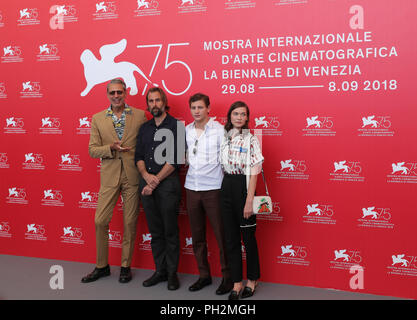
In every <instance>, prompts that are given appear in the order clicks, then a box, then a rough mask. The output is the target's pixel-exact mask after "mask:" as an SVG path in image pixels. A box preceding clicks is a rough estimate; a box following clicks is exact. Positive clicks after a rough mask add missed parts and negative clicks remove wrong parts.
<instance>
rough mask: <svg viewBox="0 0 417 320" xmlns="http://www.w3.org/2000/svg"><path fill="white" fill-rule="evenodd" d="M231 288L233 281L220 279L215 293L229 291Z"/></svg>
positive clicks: (220, 293)
mask: <svg viewBox="0 0 417 320" xmlns="http://www.w3.org/2000/svg"><path fill="white" fill-rule="evenodd" d="M232 289H233V282H232V280H230V279H225V278H223V279H222V283H221V284H220V286H219V287H218V288H217V290H216V294H217V295H222V294H226V293H229V292H230V291H231V290H232Z"/></svg>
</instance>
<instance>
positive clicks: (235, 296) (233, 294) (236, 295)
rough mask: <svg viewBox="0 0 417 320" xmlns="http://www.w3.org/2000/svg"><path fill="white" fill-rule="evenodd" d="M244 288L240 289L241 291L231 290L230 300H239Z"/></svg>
mask: <svg viewBox="0 0 417 320" xmlns="http://www.w3.org/2000/svg"><path fill="white" fill-rule="evenodd" d="M241 291H242V290H240V291H239V292H237V291H235V290H232V292H230V294H229V300H239V296H240V292H241Z"/></svg>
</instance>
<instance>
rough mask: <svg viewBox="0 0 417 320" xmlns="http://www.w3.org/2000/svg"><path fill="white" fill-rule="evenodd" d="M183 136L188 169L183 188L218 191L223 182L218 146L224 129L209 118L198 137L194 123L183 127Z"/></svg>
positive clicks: (222, 137)
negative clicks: (184, 137)
mask: <svg viewBox="0 0 417 320" xmlns="http://www.w3.org/2000/svg"><path fill="white" fill-rule="evenodd" d="M185 135H186V141H187V148H188V149H187V160H188V164H189V167H188V172H187V176H186V177H185V185H184V187H185V188H186V189H188V190H193V191H209V190H218V189H220V188H221V185H222V180H223V171H222V167H221V164H220V146H221V144H222V141H223V139H224V127H223V126H222V125H221V124H220V123H219V122H217V121H215V120H213V118H210V120H209V122H207V124H206V126H205V128H204V132H203V133H201V135H200V137H198V136H197V130H196V128H195V122H193V123H190V124H189V125H187V126H186V127H185Z"/></svg>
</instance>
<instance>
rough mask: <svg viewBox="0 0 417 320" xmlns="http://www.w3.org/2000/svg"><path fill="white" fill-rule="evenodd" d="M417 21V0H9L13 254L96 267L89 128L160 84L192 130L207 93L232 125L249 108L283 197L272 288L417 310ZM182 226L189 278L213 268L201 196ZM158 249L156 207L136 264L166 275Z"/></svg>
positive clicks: (1, 204)
mask: <svg viewBox="0 0 417 320" xmlns="http://www.w3.org/2000/svg"><path fill="white" fill-rule="evenodd" d="M416 19H417V3H416V1H414V0H401V1H391V0H380V1H364V0H355V1H353V0H352V1H351V0H320V1H318V0H314V1H313V0H262V1H261V0H216V1H214V0H137V1H136V0H124V1H121V0H113V1H101V0H96V1H93V0H89V1H85V0H84V1H81V0H69V1H64V2H59V3H57V2H54V1H50V0H42V1H28V0H27V1H26V0H21V1H13V2H12V1H3V2H2V3H1V4H0V34H1V37H0V104H1V113H0V115H1V119H0V122H1V128H0V130H1V131H0V138H1V141H2V143H1V147H0V172H1V179H0V180H1V182H0V183H1V184H0V253H2V254H11V255H19V256H29V257H40V258H50V259H62V260H70V261H79V262H88V263H94V262H95V227H94V213H95V208H96V206H97V197H98V191H99V171H100V161H99V160H98V159H92V158H91V157H90V156H89V154H88V141H89V133H90V128H91V118H92V115H93V114H95V113H96V112H99V111H101V110H103V109H105V108H107V107H108V106H109V102H108V100H107V98H106V83H107V82H108V81H109V80H110V79H112V78H117V77H119V78H123V79H124V81H125V82H126V84H127V86H128V96H127V100H126V101H127V103H128V104H129V105H131V106H134V107H137V108H139V109H142V110H146V103H145V93H146V91H147V89H149V87H150V86H152V85H154V84H156V85H158V86H159V87H161V88H163V89H164V90H165V92H167V95H168V103H169V105H170V106H171V114H172V115H173V116H175V117H176V118H178V119H179V120H181V121H184V123H185V124H188V123H191V122H192V120H193V119H192V117H191V115H190V111H189V107H188V99H189V97H190V96H191V95H192V94H194V93H197V92H203V93H206V94H207V95H209V96H210V100H211V112H210V115H211V116H212V117H215V119H216V120H217V121H219V122H220V123H222V124H224V123H225V121H226V114H227V110H228V109H229V107H230V105H231V104H232V103H233V102H235V101H237V100H242V101H245V102H246V103H247V104H248V106H249V107H250V127H251V128H252V129H256V130H257V132H258V135H259V136H260V140H261V142H262V152H263V154H264V156H265V162H264V169H265V176H266V179H267V183H268V187H269V191H270V194H271V197H272V200H273V208H272V211H273V212H272V213H271V214H269V215H262V216H261V215H260V216H258V225H257V240H258V245H259V251H260V259H261V279H260V280H261V281H266V282H274V283H285V284H292V285H301V286H311V287H319V288H334V289H339V290H347V291H355V292H362V293H372V294H379V295H387V296H398V297H408V298H414V299H416V298H417V289H416V288H417V241H416V236H415V235H416V232H415V230H416V226H417V214H416V213H417V198H416V192H417V188H416V186H417V147H416V140H417V126H416V119H417V111H416V108H415V107H416V99H415V93H416V88H415V80H414V78H415V72H416V70H417V61H416V53H417V45H416V37H415V35H416V31H417V30H416V29H417V25H416V23H415V21H416ZM147 116H148V118H149V119H150V118H151V117H150V114H149V113H147ZM185 175H186V168H183V169H182V171H181V179H182V181H184V179H185ZM258 190H259V191H258V192H259V193H263V192H264V187H263V183H262V179H258ZM122 208H123V203H122V201H121V200H119V203H118V205H117V206H116V208H115V210H114V215H113V219H112V222H111V224H110V229H109V242H110V263H111V264H112V265H120V256H121V240H122V236H123V235H122V233H123V224H122ZM179 226H180V241H181V257H180V266H179V272H183V273H191V274H197V273H198V271H197V266H196V262H195V259H194V256H193V250H192V237H191V231H190V228H189V223H188V217H187V214H186V206H185V198H184V197H183V200H182V202H181V206H180V212H179ZM208 237H209V242H208V251H209V259H210V262H211V266H212V273H213V275H214V276H221V274H220V263H219V257H218V249H217V244H216V241H215V238H214V235H213V233H212V231H211V228H209V233H208ZM150 241H151V235H150V233H149V230H148V228H147V224H146V219H145V215H144V213H143V209H141V214H140V217H139V222H138V232H137V241H136V246H135V253H134V257H133V264H132V266H133V267H136V268H145V269H153V268H154V264H153V259H152V252H151V247H150ZM242 253H243V258H245V248H244V246H243V245H242ZM80 277H81V275H80Z"/></svg>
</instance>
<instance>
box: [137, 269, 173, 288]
mask: <svg viewBox="0 0 417 320" xmlns="http://www.w3.org/2000/svg"><path fill="white" fill-rule="evenodd" d="M167 280H168V276H167V274H166V273H161V272H158V271H156V272H155V273H154V274H153V275H152V277H150V278H149V279H147V280H145V281H143V283H142V285H143V286H144V287H151V286H154V285H156V284H158V283H160V282H162V281H167Z"/></svg>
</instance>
